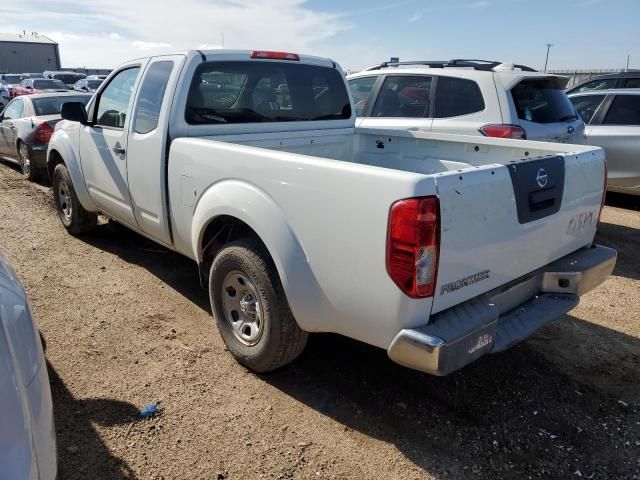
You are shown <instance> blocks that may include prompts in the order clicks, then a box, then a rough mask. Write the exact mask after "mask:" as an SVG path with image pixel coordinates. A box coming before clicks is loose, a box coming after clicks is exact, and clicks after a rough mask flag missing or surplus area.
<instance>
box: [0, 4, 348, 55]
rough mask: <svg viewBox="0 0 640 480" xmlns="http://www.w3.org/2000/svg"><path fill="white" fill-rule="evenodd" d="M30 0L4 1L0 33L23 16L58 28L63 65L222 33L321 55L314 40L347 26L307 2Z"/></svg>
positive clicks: (234, 43)
mask: <svg viewBox="0 0 640 480" xmlns="http://www.w3.org/2000/svg"><path fill="white" fill-rule="evenodd" d="M35 1H37V3H38V5H37V8H36V9H34V8H31V7H22V6H21V5H20V4H12V5H9V6H6V8H5V6H4V5H3V7H2V10H3V12H2V17H1V18H0V31H7V32H11V31H17V30H16V27H15V26H16V25H22V24H23V23H24V21H25V18H27V16H28V18H29V23H30V24H31V25H33V29H36V30H37V29H38V28H40V29H41V30H43V31H56V32H64V33H61V34H60V35H58V37H57V38H56V41H58V42H59V43H60V55H61V57H62V63H63V64H64V65H66V66H73V65H87V66H92V67H114V66H116V65H117V64H119V63H121V62H123V61H126V60H128V59H129V58H131V57H132V56H133V55H135V53H132V52H131V47H133V48H134V49H135V50H138V51H144V52H145V55H146V54H154V53H157V52H159V51H166V49H167V48H169V47H171V49H172V50H174V51H178V50H187V49H192V48H196V47H197V46H198V45H209V46H216V45H218V44H219V43H221V37H222V35H223V34H224V45H225V48H239V49H265V50H285V51H294V52H301V53H322V52H318V51H316V49H317V48H318V45H319V44H320V42H322V41H324V40H327V39H329V38H331V37H332V36H334V35H336V34H337V33H339V32H342V31H344V30H347V29H350V28H352V26H353V25H352V24H351V23H350V22H349V21H348V20H347V18H346V16H344V15H340V14H335V13H328V12H323V11H320V10H317V9H315V8H311V7H309V6H308V5H307V3H306V1H305V0H270V1H266V0H181V1H180V2H165V3H162V4H159V3H158V2H157V0H128V1H127V2H126V5H125V2H122V1H116V2H114V1H113V0H92V1H91V2H89V3H87V2H86V1H85V0H50V1H48V2H40V1H38V0H35ZM114 3H117V5H115V6H114ZM43 26H44V27H43ZM30 28H31V27H30ZM20 30H22V28H20ZM96 32H98V33H96ZM69 34H71V35H73V36H75V37H71V36H69Z"/></svg>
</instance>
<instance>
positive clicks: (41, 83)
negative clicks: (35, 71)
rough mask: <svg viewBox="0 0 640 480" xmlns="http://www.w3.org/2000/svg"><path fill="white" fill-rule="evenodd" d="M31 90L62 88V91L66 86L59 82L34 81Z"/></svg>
mask: <svg viewBox="0 0 640 480" xmlns="http://www.w3.org/2000/svg"><path fill="white" fill-rule="evenodd" d="M33 88H36V89H38V90H46V89H49V88H62V89H64V90H66V89H67V86H66V85H65V84H64V83H62V82H61V81H60V80H34V81H33Z"/></svg>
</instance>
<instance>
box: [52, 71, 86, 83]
mask: <svg viewBox="0 0 640 480" xmlns="http://www.w3.org/2000/svg"><path fill="white" fill-rule="evenodd" d="M53 78H55V79H57V80H62V81H63V82H64V83H66V84H69V85H70V84H72V83H76V82H77V81H78V80H82V79H83V78H84V76H83V75H80V74H77V73H56V74H55V75H53Z"/></svg>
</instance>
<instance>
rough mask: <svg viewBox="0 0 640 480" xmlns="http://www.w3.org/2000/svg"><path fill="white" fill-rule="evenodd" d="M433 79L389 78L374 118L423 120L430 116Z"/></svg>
mask: <svg viewBox="0 0 640 480" xmlns="http://www.w3.org/2000/svg"><path fill="white" fill-rule="evenodd" d="M430 93H431V77H427V76H405V75H398V76H388V77H387V78H385V80H384V83H383V84H382V88H381V89H380V94H379V95H378V99H377V100H376V105H375V107H373V112H371V116H373V117H407V118H421V117H426V116H428V114H429V95H430Z"/></svg>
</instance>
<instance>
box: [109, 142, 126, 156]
mask: <svg viewBox="0 0 640 480" xmlns="http://www.w3.org/2000/svg"><path fill="white" fill-rule="evenodd" d="M111 150H113V153H115V154H116V155H124V152H125V150H124V148H122V147H121V146H120V144H119V143H116V144H115V145H114V146H113V148H112V149H111Z"/></svg>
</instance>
